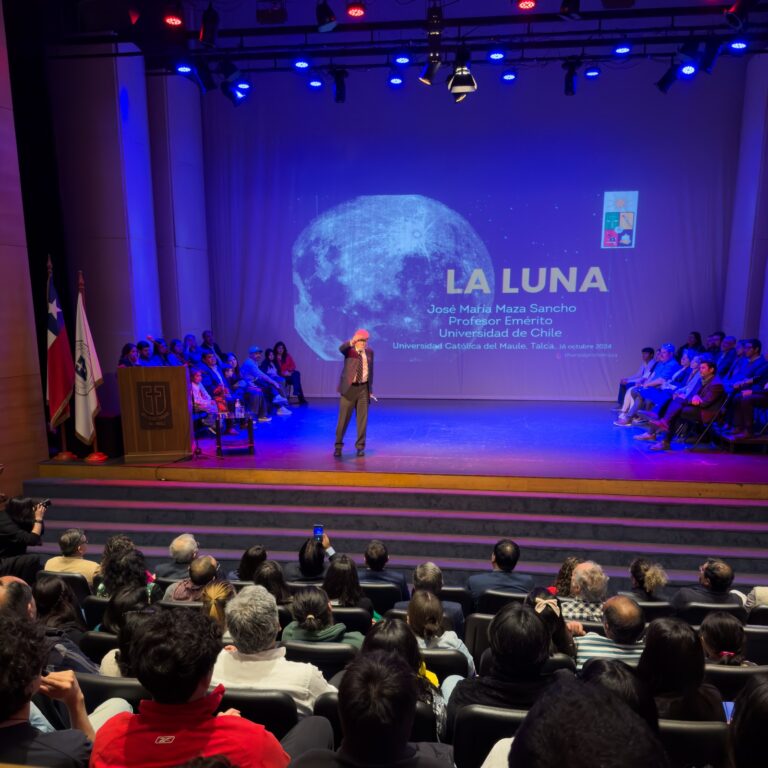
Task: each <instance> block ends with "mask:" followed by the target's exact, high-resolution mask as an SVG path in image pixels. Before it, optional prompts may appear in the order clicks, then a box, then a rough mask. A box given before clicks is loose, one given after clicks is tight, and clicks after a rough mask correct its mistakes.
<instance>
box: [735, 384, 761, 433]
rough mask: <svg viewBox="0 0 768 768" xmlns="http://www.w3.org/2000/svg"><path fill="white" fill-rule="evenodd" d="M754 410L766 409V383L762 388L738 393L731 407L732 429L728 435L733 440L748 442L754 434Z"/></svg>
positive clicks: (757, 387) (755, 387)
mask: <svg viewBox="0 0 768 768" xmlns="http://www.w3.org/2000/svg"><path fill="white" fill-rule="evenodd" d="M755 408H768V382H766V383H765V384H764V385H763V386H762V388H760V385H759V384H756V385H754V387H753V389H743V390H741V392H739V395H738V397H737V398H736V400H735V402H734V406H733V428H732V429H729V430H728V431H727V432H726V434H728V435H729V436H730V437H731V438H732V439H733V440H748V439H749V438H751V437H754V434H755Z"/></svg>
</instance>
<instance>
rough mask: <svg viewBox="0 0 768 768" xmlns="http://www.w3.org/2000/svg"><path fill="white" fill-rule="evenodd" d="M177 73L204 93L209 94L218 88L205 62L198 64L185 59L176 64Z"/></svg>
mask: <svg viewBox="0 0 768 768" xmlns="http://www.w3.org/2000/svg"><path fill="white" fill-rule="evenodd" d="M176 72H177V73H178V74H180V75H181V76H182V77H184V78H186V79H187V80H191V81H192V82H193V83H195V84H196V85H197V87H198V88H200V90H201V91H202V92H203V93H208V91H212V90H213V89H214V88H215V87H216V81H215V80H214V78H213V75H212V74H211V69H210V67H209V66H208V63H207V62H206V61H205V60H202V61H200V62H199V63H197V64H196V63H195V62H194V61H191V60H188V59H183V60H181V61H179V62H178V63H177V64H176Z"/></svg>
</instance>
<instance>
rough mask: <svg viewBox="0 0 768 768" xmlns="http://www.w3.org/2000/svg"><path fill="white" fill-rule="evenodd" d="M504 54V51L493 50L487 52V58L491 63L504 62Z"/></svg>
mask: <svg viewBox="0 0 768 768" xmlns="http://www.w3.org/2000/svg"><path fill="white" fill-rule="evenodd" d="M504 57H505V53H504V51H499V50H494V51H489V52H488V58H489V59H490V60H491V61H504Z"/></svg>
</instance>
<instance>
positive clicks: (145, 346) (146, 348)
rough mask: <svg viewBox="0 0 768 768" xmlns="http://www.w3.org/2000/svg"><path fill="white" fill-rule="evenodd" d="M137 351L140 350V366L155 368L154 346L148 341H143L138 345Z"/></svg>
mask: <svg viewBox="0 0 768 768" xmlns="http://www.w3.org/2000/svg"><path fill="white" fill-rule="evenodd" d="M136 349H138V350H139V360H138V365H140V366H145V367H147V366H154V365H155V363H154V362H152V345H151V344H150V343H149V342H148V341H144V340H143V339H142V340H141V341H139V342H137V343H136Z"/></svg>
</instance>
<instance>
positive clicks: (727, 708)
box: [723, 701, 733, 723]
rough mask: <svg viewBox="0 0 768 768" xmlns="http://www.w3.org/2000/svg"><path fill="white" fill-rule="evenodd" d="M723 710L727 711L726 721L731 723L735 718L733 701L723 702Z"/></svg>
mask: <svg viewBox="0 0 768 768" xmlns="http://www.w3.org/2000/svg"><path fill="white" fill-rule="evenodd" d="M723 709H724V710H725V719H726V720H727V721H728V722H729V723H730V722H731V718H732V717H733V702H732V701H724V702H723Z"/></svg>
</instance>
